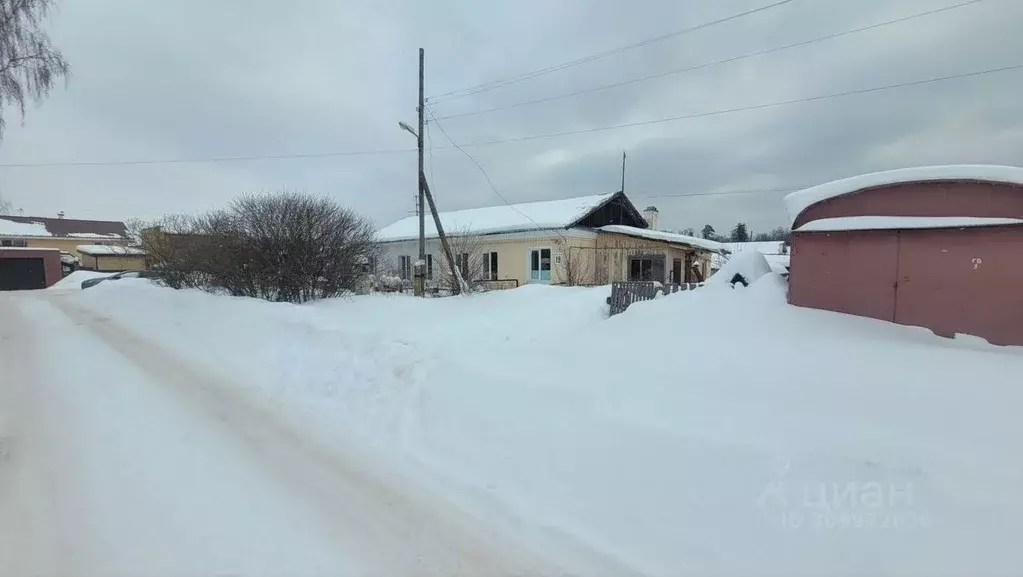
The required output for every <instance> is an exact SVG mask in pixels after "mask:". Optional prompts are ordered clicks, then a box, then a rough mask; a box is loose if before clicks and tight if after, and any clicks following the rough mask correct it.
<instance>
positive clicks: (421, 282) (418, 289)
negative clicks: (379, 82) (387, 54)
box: [412, 48, 426, 297]
mask: <svg viewBox="0 0 1023 577" xmlns="http://www.w3.org/2000/svg"><path fill="white" fill-rule="evenodd" d="M425 64H426V56H425V51H424V50H423V49H422V48H420V49H419V130H418V131H417V132H416V141H417V142H418V143H419V172H418V177H417V178H416V181H417V182H418V183H419V260H417V261H416V266H415V267H414V269H415V279H414V286H413V288H412V292H413V293H414V294H415V295H416V296H420V297H421V296H426V211H425V210H424V209H425V206H426V203H425V202H423V196H424V193H423V183H424V181H425V179H424V178H423V121H424V118H425V115H426V99H425V97H424V96H423V84H424V69H425Z"/></svg>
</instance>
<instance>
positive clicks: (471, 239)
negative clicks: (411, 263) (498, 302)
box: [433, 229, 489, 292]
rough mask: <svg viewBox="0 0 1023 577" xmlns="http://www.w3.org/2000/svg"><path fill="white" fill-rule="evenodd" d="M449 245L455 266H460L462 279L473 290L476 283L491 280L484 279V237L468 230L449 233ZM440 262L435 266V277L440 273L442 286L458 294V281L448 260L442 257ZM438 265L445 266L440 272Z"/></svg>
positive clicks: (441, 267)
mask: <svg viewBox="0 0 1023 577" xmlns="http://www.w3.org/2000/svg"><path fill="white" fill-rule="evenodd" d="M448 245H449V246H450V247H451V254H452V255H454V257H455V265H456V266H458V270H459V271H460V272H461V274H462V278H463V279H464V280H465V283H466V284H467V285H468V286H469V288H470V289H472V288H473V285H474V283H476V281H480V280H489V279H483V254H484V250H485V248H486V243H484V242H483V238H482V237H480V236H479V235H477V234H475V233H474V232H472V231H471V230H468V229H466V230H462V231H458V232H449V233H448ZM438 261H439V262H435V263H434V265H433V266H434V269H433V273H434V274H435V275H438V273H439V275H438V276H439V278H440V286H441V287H442V288H444V289H447V290H450V291H451V292H457V291H458V290H459V285H458V279H456V278H454V276H453V275H452V274H451V267H450V266H448V263H447V259H446V258H445V257H444V256H443V255H442V256H441V257H440V259H438ZM438 264H442V265H443V266H440V267H439V269H440V270H439V271H438V266H437V265H438Z"/></svg>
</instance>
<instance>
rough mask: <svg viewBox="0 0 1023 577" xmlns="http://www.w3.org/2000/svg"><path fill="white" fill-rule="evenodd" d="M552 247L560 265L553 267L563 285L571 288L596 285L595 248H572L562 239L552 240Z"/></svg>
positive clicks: (566, 240)
mask: <svg viewBox="0 0 1023 577" xmlns="http://www.w3.org/2000/svg"><path fill="white" fill-rule="evenodd" d="M554 246H555V250H556V251H557V254H558V256H559V257H560V258H561V263H560V264H559V265H555V267H556V268H557V269H558V276H559V278H560V280H561V282H562V283H563V284H567V285H572V286H575V285H593V284H597V281H596V258H597V252H596V249H595V248H590V247H581V246H572V245H571V244H569V242H568V239H566V238H564V237H562V238H558V239H556V240H554Z"/></svg>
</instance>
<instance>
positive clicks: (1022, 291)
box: [789, 226, 1023, 345]
mask: <svg viewBox="0 0 1023 577" xmlns="http://www.w3.org/2000/svg"><path fill="white" fill-rule="evenodd" d="M789 302H791V303H792V304H795V305H799V306H807V307H813V308H820V309H826V310H833V311H838V312H844V313H850V314H855V315H860V316H866V317H872V318H877V319H882V320H888V321H894V322H897V323H900V324H905V325H915V326H923V327H927V328H930V329H931V330H933V331H934V332H935V333H937V334H939V335H943V336H952V335H953V334H955V333H966V334H972V335H977V336H980V337H983V338H985V339H987V340H988V341H990V342H992V343H995V344H1000V345H1023V227H1020V226H1002V227H978V228H963V229H937V230H903V231H858V232H837V233H836V232H833V233H809V234H796V235H795V237H794V238H793V244H792V268H791V274H790V277H789Z"/></svg>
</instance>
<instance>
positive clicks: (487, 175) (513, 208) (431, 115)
mask: <svg viewBox="0 0 1023 577" xmlns="http://www.w3.org/2000/svg"><path fill="white" fill-rule="evenodd" d="M426 112H427V114H429V115H430V118H432V119H433V123H434V124H436V125H437V128H438V129H439V130H440V132H441V134H443V135H444V138H446V139H447V140H448V142H450V143H451V146H453V147H455V148H456V149H458V150H459V151H460V152H461V153H462V154H464V155H465V156H466V158H468V159H469V160H471V161H472V163H473V164H475V165H476V168H478V169H479V171H480V174H482V175H483V178H485V179H487V184H489V185H490V190H491V191H493V193H494V194H496V195H497V197H498V198H500V199H501V201H502V202H504V204H505V205H507V206H508V208H510V209H512V210H514V211H515V212H517V213H519V214H520V215H522V216H523V217H525V218H526V220H528V221H529V222H531V223H533V226H535V227H536V228H537V230H544V227H542V226H540V225H539V224H538V223H537V222H536V221H535V220H533V219H532V218H531V217H530V216H529V215H528V214H526V213H524V212H522V211H521V210H519V209H518V208H516V207H515V205H514V204H512V203H511V202H508V199H507V198H505V197H504V195H503V194H501V193H500V192H498V191H497V187H496V186H494V181H493V180H491V179H490V175H489V174H487V171H486V169H485V168H483V165H482V164H480V163H479V161H478V160H476V158H475V157H473V155H471V154H469V153H468V152H466V150H465V149H464V148H462V147H461V146H459V145H458V144H456V143H455V141H454V140H453V139H452V138H451V136H450V135H448V132H447V131H446V130H444V127H443V126H441V125H440V122H438V121H437V117H436V116H434V114H433V110H430V107H427V108H426ZM554 232H556V233H557V234H558V236H560V237H561V238H562V240H566V241H567V239H565V235H563V234H561V231H559V230H557V229H554Z"/></svg>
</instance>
